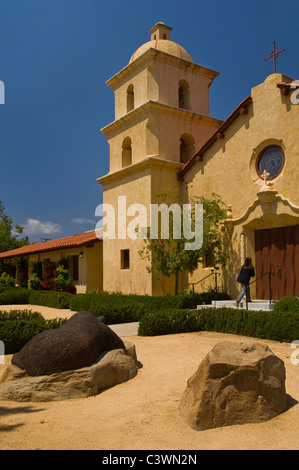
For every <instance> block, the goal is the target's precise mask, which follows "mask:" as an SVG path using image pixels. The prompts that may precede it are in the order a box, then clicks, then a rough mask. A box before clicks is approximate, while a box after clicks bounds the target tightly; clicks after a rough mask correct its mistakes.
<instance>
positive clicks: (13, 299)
mask: <svg viewBox="0 0 299 470" xmlns="http://www.w3.org/2000/svg"><path fill="white" fill-rule="evenodd" d="M29 292H30V291H29V290H28V289H15V288H14V287H12V288H6V289H4V290H3V291H2V292H1V291H0V305H23V304H28V303H29Z"/></svg>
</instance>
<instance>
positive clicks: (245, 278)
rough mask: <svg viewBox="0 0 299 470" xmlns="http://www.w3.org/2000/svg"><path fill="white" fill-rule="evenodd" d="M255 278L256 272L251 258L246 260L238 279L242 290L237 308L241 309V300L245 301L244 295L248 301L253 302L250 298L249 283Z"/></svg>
mask: <svg viewBox="0 0 299 470" xmlns="http://www.w3.org/2000/svg"><path fill="white" fill-rule="evenodd" d="M254 276H255V272H254V266H253V264H252V259H251V258H246V259H245V262H244V264H243V266H241V269H240V271H239V274H238V277H237V282H238V283H239V284H241V286H242V290H241V293H240V295H239V297H238V299H237V301H236V306H237V307H239V305H240V302H241V300H242V299H243V297H244V295H246V301H247V302H251V301H252V300H251V298H250V287H249V281H250V278H252V277H254Z"/></svg>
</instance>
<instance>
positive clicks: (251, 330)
mask: <svg viewBox="0 0 299 470" xmlns="http://www.w3.org/2000/svg"><path fill="white" fill-rule="evenodd" d="M204 330H206V331H217V332H220V333H229V334H236V335H243V336H250V337H254V338H263V339H268V340H275V341H283V342H292V341H294V340H296V339H299V312H290V311H279V310H277V311H265V312H264V311H252V310H243V309H232V308H205V309H201V310H197V311H195V310H175V309H167V310H160V311H158V312H156V313H155V314H153V313H149V312H147V313H145V315H143V317H142V318H141V320H140V322H139V328H138V335H140V336H155V335H165V334H176V333H182V332H192V331H204Z"/></svg>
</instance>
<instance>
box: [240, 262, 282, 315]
mask: <svg viewBox="0 0 299 470" xmlns="http://www.w3.org/2000/svg"><path fill="white" fill-rule="evenodd" d="M266 275H268V276H269V277H268V279H269V306H270V305H271V304H272V282H271V277H272V276H275V273H273V272H272V271H269V272H267V273H263V274H262V275H261V276H259V277H257V278H256V279H254V280H253V281H251V282H249V284H247V286H246V310H248V300H247V297H248V296H247V288H248V287H249V286H250V285H251V284H254V283H255V282H256V281H258V280H259V279H261V278H262V277H264V276H266Z"/></svg>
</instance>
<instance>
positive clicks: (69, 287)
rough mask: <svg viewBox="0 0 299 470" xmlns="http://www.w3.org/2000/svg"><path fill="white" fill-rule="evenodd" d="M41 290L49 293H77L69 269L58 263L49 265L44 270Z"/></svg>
mask: <svg viewBox="0 0 299 470" xmlns="http://www.w3.org/2000/svg"><path fill="white" fill-rule="evenodd" d="M41 288H42V289H43V290H47V291H56V292H70V293H71V294H75V293H76V286H75V285H74V281H73V278H72V277H71V276H69V273H68V269H67V268H65V267H64V266H63V265H60V264H58V265H57V264H56V263H49V264H48V265H47V266H46V267H45V268H44V270H43V280H42V281H41Z"/></svg>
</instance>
